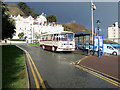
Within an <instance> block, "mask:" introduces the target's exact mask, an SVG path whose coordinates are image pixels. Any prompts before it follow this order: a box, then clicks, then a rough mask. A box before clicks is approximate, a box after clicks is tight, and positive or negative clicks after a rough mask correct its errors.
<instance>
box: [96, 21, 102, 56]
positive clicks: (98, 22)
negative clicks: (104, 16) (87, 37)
mask: <svg viewBox="0 0 120 90" xmlns="http://www.w3.org/2000/svg"><path fill="white" fill-rule="evenodd" d="M96 23H97V25H98V34H97V36H98V57H100V40H99V39H100V37H99V24H100V23H101V22H100V20H99V19H98V20H97V22H96Z"/></svg>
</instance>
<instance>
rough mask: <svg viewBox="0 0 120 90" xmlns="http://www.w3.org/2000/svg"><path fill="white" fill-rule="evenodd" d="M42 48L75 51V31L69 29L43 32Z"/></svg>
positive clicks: (41, 38)
mask: <svg viewBox="0 0 120 90" xmlns="http://www.w3.org/2000/svg"><path fill="white" fill-rule="evenodd" d="M40 47H41V48H42V49H47V50H52V51H53V52H55V51H74V50H75V40H74V33H73V32H69V31H62V32H54V33H46V34H42V35H41V37H40Z"/></svg>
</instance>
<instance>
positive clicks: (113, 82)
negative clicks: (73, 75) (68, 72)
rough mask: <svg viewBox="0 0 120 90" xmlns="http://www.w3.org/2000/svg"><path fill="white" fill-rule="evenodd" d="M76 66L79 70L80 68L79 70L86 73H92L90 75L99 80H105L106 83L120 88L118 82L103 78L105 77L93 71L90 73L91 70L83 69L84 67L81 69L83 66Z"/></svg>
mask: <svg viewBox="0 0 120 90" xmlns="http://www.w3.org/2000/svg"><path fill="white" fill-rule="evenodd" d="M74 66H75V67H77V68H79V69H82V70H84V71H86V72H88V73H90V74H92V75H94V76H96V77H98V78H101V79H103V80H105V81H107V82H109V83H111V84H113V85H115V86H118V87H120V83H119V82H116V81H114V80H112V79H110V78H107V77H105V76H103V75H100V74H98V73H95V72H93V71H90V70H88V69H86V68H83V67H81V66H79V65H74Z"/></svg>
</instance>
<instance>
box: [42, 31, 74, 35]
mask: <svg viewBox="0 0 120 90" xmlns="http://www.w3.org/2000/svg"><path fill="white" fill-rule="evenodd" d="M60 33H73V32H70V31H59V32H48V33H45V34H42V35H47V34H60Z"/></svg>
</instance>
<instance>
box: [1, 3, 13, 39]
mask: <svg viewBox="0 0 120 90" xmlns="http://www.w3.org/2000/svg"><path fill="white" fill-rule="evenodd" d="M1 7H2V40H4V39H5V38H12V37H13V33H15V30H14V29H15V22H14V20H13V19H12V18H10V15H9V10H8V8H7V6H6V4H4V3H2V6H1Z"/></svg>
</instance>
